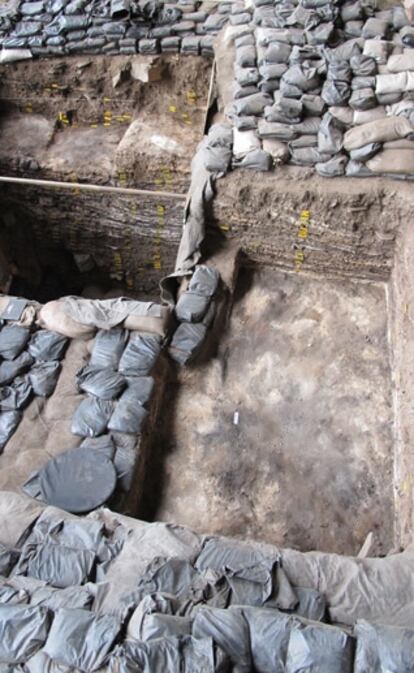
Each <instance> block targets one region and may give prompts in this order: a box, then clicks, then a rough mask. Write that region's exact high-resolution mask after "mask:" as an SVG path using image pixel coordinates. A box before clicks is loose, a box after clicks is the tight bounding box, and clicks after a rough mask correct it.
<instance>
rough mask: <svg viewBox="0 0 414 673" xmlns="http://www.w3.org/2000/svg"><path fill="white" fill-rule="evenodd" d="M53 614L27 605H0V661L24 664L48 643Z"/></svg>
mask: <svg viewBox="0 0 414 673" xmlns="http://www.w3.org/2000/svg"><path fill="white" fill-rule="evenodd" d="M50 622H51V613H50V612H49V611H48V610H46V609H45V608H37V607H28V606H26V605H0V661H1V662H4V663H7V664H18V663H25V662H26V661H27V660H28V659H30V657H32V656H33V655H34V654H35V653H36V652H37V651H38V650H40V648H41V647H42V646H43V645H44V643H45V642H46V638H47V634H48V631H49V627H50Z"/></svg>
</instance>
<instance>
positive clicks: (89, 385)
mask: <svg viewBox="0 0 414 673" xmlns="http://www.w3.org/2000/svg"><path fill="white" fill-rule="evenodd" d="M76 385H77V386H78V389H79V390H80V391H83V392H84V393H89V394H90V395H94V396H95V397H99V398H100V399H101V400H114V399H116V398H117V397H119V395H120V394H121V392H122V391H123V389H124V388H125V386H126V381H125V378H124V377H123V376H122V375H121V374H119V373H118V372H114V371H113V370H112V369H98V368H97V367H94V366H93V365H86V366H85V367H82V369H81V370H80V371H79V372H78V373H77V374H76Z"/></svg>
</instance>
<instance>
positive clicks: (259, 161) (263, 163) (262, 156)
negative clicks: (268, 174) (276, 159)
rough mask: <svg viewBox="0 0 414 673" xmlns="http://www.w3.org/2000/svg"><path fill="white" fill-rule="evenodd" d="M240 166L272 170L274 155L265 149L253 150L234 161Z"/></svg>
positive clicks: (256, 169)
mask: <svg viewBox="0 0 414 673" xmlns="http://www.w3.org/2000/svg"><path fill="white" fill-rule="evenodd" d="M234 165H235V166H238V167H239V168H247V169H250V170H253V171H262V172H263V171H270V169H271V168H272V165H273V161H272V157H271V155H270V154H268V152H266V151H265V150H252V151H251V152H248V153H247V154H246V156H245V157H243V159H241V160H239V161H236V160H235V162H234Z"/></svg>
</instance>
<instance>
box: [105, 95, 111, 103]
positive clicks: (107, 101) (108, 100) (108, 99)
mask: <svg viewBox="0 0 414 673" xmlns="http://www.w3.org/2000/svg"><path fill="white" fill-rule="evenodd" d="M103 100H104V103H109V102H110V101H111V100H112V98H108V96H104V98H103Z"/></svg>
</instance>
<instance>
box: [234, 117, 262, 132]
mask: <svg viewBox="0 0 414 673" xmlns="http://www.w3.org/2000/svg"><path fill="white" fill-rule="evenodd" d="M232 122H233V124H234V126H235V128H236V129H237V130H238V131H253V130H254V129H256V128H257V117H252V116H249V117H232Z"/></svg>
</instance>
